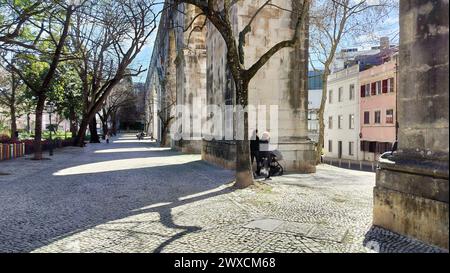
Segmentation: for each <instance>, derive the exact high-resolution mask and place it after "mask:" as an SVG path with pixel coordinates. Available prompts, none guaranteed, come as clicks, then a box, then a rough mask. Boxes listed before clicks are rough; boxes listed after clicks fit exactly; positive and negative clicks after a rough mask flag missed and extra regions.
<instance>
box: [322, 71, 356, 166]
mask: <svg viewBox="0 0 450 273" xmlns="http://www.w3.org/2000/svg"><path fill="white" fill-rule="evenodd" d="M358 87H359V65H354V66H352V67H349V68H347V69H344V70H341V71H339V72H337V73H333V74H331V75H330V76H329V78H328V94H327V95H328V97H327V104H326V108H325V114H324V118H325V145H324V155H325V158H335V159H346V160H361V159H362V155H361V152H360V151H361V149H360V122H359V120H360V117H359V115H360V114H359V112H360V109H359V102H360V98H359V97H360V96H359V92H358V90H359V89H358Z"/></svg>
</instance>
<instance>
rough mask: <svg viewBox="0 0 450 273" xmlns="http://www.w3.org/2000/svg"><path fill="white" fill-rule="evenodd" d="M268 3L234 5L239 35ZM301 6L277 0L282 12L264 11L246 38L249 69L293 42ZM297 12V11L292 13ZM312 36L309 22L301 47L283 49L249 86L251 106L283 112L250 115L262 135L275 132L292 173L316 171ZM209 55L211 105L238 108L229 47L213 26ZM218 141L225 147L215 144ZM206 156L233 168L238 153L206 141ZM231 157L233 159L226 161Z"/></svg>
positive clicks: (295, 0)
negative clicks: (273, 49) (311, 133)
mask: <svg viewBox="0 0 450 273" xmlns="http://www.w3.org/2000/svg"><path fill="white" fill-rule="evenodd" d="M264 2H265V1H262V0H255V1H240V2H238V3H237V4H236V5H235V6H234V7H233V10H232V23H233V27H234V29H235V33H236V34H238V33H239V31H241V30H242V29H243V28H244V27H245V26H246V25H247V23H248V22H249V20H250V18H251V17H252V16H253V14H254V13H255V12H256V11H257V10H258V8H259V7H261V6H262V5H263V3H264ZM300 3H302V1H301V0H300V1H299V0H289V1H286V0H276V1H273V4H275V5H276V6H278V7H282V8H276V7H273V6H272V7H266V8H264V9H263V10H262V11H261V13H260V14H259V15H258V16H257V17H256V18H255V20H254V22H253V24H252V31H251V33H249V34H248V35H247V38H246V45H245V48H244V51H245V67H247V68H248V67H250V66H251V65H252V64H253V63H255V62H256V61H257V60H258V59H259V57H261V56H262V55H263V54H264V53H265V52H266V51H267V50H268V49H270V48H271V47H272V46H273V45H275V44H276V43H278V42H280V41H283V40H289V39H292V37H293V33H294V29H295V25H296V18H295V15H294V14H296V13H295V10H297V9H298V8H299V4H300ZM292 10H293V11H294V12H290V11H292ZM308 37H309V35H308V24H305V25H303V26H302V31H301V35H300V38H299V39H300V43H299V44H298V46H297V47H296V48H289V49H283V50H281V51H280V52H279V53H277V54H276V55H275V56H273V57H272V58H271V60H270V61H269V62H268V63H267V64H266V65H265V66H264V67H263V68H262V69H261V70H260V71H259V72H258V74H257V75H256V76H255V78H254V79H253V80H252V81H251V83H250V86H249V105H253V106H255V107H258V106H266V108H267V110H269V109H270V106H276V107H277V109H278V111H276V114H277V115H278V116H271V115H270V114H267V116H266V117H261V115H258V117H257V116H255V115H253V114H250V116H249V119H250V122H255V123H256V127H257V128H258V129H259V131H260V132H261V133H262V132H263V131H264V129H265V128H267V129H269V130H270V132H271V134H272V139H276V143H273V144H277V145H278V150H279V151H280V152H281V153H282V154H283V156H284V162H282V163H283V164H284V166H285V167H286V169H287V170H288V171H302V172H314V171H315V166H314V145H313V144H312V142H311V141H310V140H309V139H308V118H307V113H308V82H307V75H308V71H307V67H308V58H307V56H308V46H309V41H308ZM207 55H208V58H207V60H208V61H207V69H208V71H207V87H208V94H207V100H208V103H209V104H210V105H217V106H223V105H232V104H234V103H235V98H234V86H233V85H234V84H233V81H232V77H231V73H230V71H229V69H228V68H227V61H226V45H225V43H224V41H223V39H222V37H221V36H220V34H219V33H218V31H217V30H216V29H215V28H214V26H212V24H208V34H207ZM209 114H210V115H209V118H213V117H212V116H213V115H214V113H209ZM222 115H223V116H225V113H223V114H222ZM271 119H272V122H269V121H270V120H271ZM222 126H225V122H223V124H222ZM217 141H218V142H222V143H223V145H220V143H219V144H218V143H212V142H217ZM224 150H225V151H226V152H223V151H224ZM203 156H204V158H205V159H207V160H209V161H213V162H215V163H218V164H219V165H222V166H226V167H230V166H234V165H233V162H234V158H233V156H235V152H234V148H233V145H232V142H231V143H230V142H229V141H222V140H217V139H216V140H214V141H206V142H205V143H204V150H203ZM226 156H230V157H228V158H224V157H226Z"/></svg>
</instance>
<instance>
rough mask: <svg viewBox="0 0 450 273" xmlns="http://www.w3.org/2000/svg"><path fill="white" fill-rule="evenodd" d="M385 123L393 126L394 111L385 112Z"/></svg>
mask: <svg viewBox="0 0 450 273" xmlns="http://www.w3.org/2000/svg"><path fill="white" fill-rule="evenodd" d="M386 123H387V124H394V110H392V109H389V110H387V111H386Z"/></svg>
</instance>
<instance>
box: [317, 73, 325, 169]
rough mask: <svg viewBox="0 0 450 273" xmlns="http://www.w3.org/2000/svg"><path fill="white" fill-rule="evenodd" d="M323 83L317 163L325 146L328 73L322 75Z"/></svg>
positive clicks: (319, 114)
mask: <svg viewBox="0 0 450 273" xmlns="http://www.w3.org/2000/svg"><path fill="white" fill-rule="evenodd" d="M322 83H323V89H322V101H321V104H320V109H319V113H318V118H319V141H318V142H317V149H316V163H317V165H319V164H320V163H322V162H321V158H322V151H323V148H324V146H325V117H324V115H325V107H326V103H327V97H328V96H327V95H328V94H327V92H328V73H324V74H323V76H322Z"/></svg>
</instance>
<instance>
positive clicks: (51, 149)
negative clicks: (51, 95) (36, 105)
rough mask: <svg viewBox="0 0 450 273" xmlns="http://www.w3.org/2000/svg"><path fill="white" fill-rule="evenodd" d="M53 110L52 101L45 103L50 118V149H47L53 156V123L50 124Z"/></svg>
mask: <svg viewBox="0 0 450 273" xmlns="http://www.w3.org/2000/svg"><path fill="white" fill-rule="evenodd" d="M54 111H55V104H54V103H52V102H48V103H47V112H48V116H49V119H50V125H49V130H50V149H49V155H50V156H53V139H52V132H53V125H52V113H53V112H54Z"/></svg>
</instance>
